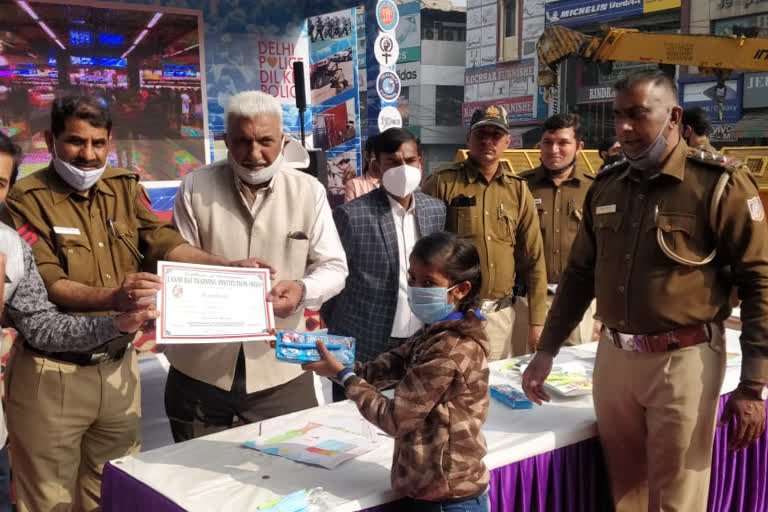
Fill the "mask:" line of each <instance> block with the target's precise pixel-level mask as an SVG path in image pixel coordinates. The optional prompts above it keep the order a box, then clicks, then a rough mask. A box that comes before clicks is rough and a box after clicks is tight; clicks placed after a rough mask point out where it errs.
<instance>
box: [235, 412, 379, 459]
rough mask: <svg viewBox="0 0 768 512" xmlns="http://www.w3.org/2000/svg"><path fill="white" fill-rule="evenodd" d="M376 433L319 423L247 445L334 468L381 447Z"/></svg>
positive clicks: (246, 444)
mask: <svg viewBox="0 0 768 512" xmlns="http://www.w3.org/2000/svg"><path fill="white" fill-rule="evenodd" d="M374 437H375V436H373V435H364V434H362V433H358V432H352V431H349V430H346V429H341V428H337V427H329V426H326V425H320V424H318V423H307V424H306V425H305V426H304V427H302V428H300V429H295V430H287V431H284V432H282V433H280V434H277V435H274V436H272V437H270V438H267V439H263V440H258V441H247V442H246V443H245V446H246V447H247V448H251V449H254V450H258V451H260V452H264V453H267V454H270V455H278V456H280V457H285V458H286V459H290V460H294V461H296V462H304V463H306V464H314V465H316V466H322V467H324V468H328V469H334V468H335V467H337V466H338V465H339V464H341V463H342V462H345V461H347V460H349V459H353V458H355V457H357V456H358V455H362V454H364V453H368V452H370V451H371V450H374V449H375V448H378V446H379V443H378V441H377V440H376V439H374Z"/></svg>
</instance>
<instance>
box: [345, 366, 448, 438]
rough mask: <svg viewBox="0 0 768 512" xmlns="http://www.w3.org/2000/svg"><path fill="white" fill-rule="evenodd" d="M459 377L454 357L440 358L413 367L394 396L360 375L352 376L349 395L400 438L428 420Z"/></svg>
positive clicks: (370, 417) (364, 412)
mask: <svg viewBox="0 0 768 512" xmlns="http://www.w3.org/2000/svg"><path fill="white" fill-rule="evenodd" d="M457 377H458V378H459V379H461V376H460V375H459V369H458V367H457V366H456V363H455V362H454V361H453V360H452V359H450V358H447V357H436V358H433V359H430V360H428V361H425V362H423V363H421V364H419V365H418V366H415V367H412V368H410V369H409V370H408V371H407V373H406V374H405V376H404V377H403V379H402V380H401V381H400V383H399V384H398V385H397V387H396V388H395V397H394V398H392V399H390V398H387V397H386V396H384V395H383V394H381V392H380V391H379V390H378V389H376V387H375V386H373V385H372V384H369V383H368V382H366V381H365V380H363V379H362V378H359V377H357V378H354V379H352V382H351V383H350V384H349V385H348V386H347V389H346V394H347V398H349V399H350V400H352V401H353V402H355V404H357V407H358V409H359V410H360V414H362V415H363V417H365V419H367V420H368V421H370V422H371V423H373V424H374V425H376V426H377V427H379V428H380V429H381V430H383V431H384V432H386V433H387V434H389V435H391V436H394V437H400V436H403V435H404V434H407V433H409V432H411V431H413V430H416V429H417V428H419V427H420V426H421V425H422V424H423V423H424V419H425V418H426V417H427V416H428V415H429V413H430V412H432V409H433V408H434V407H435V405H436V404H437V403H439V402H440V400H441V399H442V398H443V394H445V392H446V391H448V389H449V388H451V387H452V386H453V385H454V379H455V378H457Z"/></svg>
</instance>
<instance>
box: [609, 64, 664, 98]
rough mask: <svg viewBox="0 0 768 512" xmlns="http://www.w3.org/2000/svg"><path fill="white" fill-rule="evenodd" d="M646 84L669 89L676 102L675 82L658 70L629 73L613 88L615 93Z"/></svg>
mask: <svg viewBox="0 0 768 512" xmlns="http://www.w3.org/2000/svg"><path fill="white" fill-rule="evenodd" d="M648 82H652V83H653V85H658V86H662V87H665V88H667V89H669V91H670V92H672V93H673V94H674V96H675V101H677V85H675V81H674V80H673V79H671V78H670V77H669V75H667V74H666V73H664V72H663V71H662V70H660V69H644V70H641V71H635V72H634V73H630V74H629V75H627V76H625V77H624V78H622V79H621V80H619V81H618V82H616V84H615V85H614V86H613V88H614V90H615V91H616V92H622V91H628V90H629V89H632V88H633V87H635V86H636V85H639V84H645V83H648Z"/></svg>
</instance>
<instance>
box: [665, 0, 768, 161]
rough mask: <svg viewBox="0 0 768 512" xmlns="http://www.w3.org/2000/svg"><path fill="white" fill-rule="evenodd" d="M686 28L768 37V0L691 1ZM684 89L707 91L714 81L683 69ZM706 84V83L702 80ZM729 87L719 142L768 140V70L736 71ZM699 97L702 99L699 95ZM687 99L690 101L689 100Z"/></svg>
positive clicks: (715, 139)
mask: <svg viewBox="0 0 768 512" xmlns="http://www.w3.org/2000/svg"><path fill="white" fill-rule="evenodd" d="M685 11H686V12H685V16H684V19H683V31H684V32H686V31H687V32H690V33H691V34H702V33H704V34H706V33H710V34H715V35H722V36H732V35H735V36H742V35H743V36H746V37H760V38H768V2H766V1H754V0H708V1H689V2H688V9H687V10H685ZM680 81H681V89H683V90H685V88H690V87H691V86H690V85H689V84H690V83H693V84H696V85H694V86H693V87H694V89H696V88H698V89H701V90H704V91H705V92H707V87H713V86H714V85H716V83H715V82H714V81H711V80H709V81H706V80H702V79H701V78H698V76H697V75H696V70H695V69H690V68H689V69H687V70H681V78H680ZM702 83H703V84H705V85H704V86H702V85H700V84H702ZM726 86H727V87H728V91H727V96H726V103H725V108H724V109H723V110H724V111H723V119H717V114H716V113H715V115H714V116H713V120H715V124H714V128H715V129H714V132H713V134H712V140H713V142H714V143H715V146H721V145H725V146H753V145H760V146H764V145H767V144H768V123H767V122H766V121H768V73H734V74H732V76H731V77H730V80H728V81H727V82H726ZM698 99H702V98H701V97H700V96H698ZM685 103H687V102H685Z"/></svg>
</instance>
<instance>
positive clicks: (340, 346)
mask: <svg viewBox="0 0 768 512" xmlns="http://www.w3.org/2000/svg"><path fill="white" fill-rule="evenodd" d="M318 341H322V342H323V343H324V344H325V348H327V349H328V351H329V352H330V353H331V354H333V356H334V357H335V358H336V359H338V361H339V362H340V363H341V364H343V365H344V366H352V365H353V364H354V363H355V338H353V337H351V336H333V335H330V334H315V333H311V332H298V331H278V333H277V341H276V343H275V355H276V356H277V360H278V361H282V362H284V363H296V364H308V363H314V362H316V361H320V360H321V359H322V357H320V352H318V351H317V342H318Z"/></svg>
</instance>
